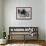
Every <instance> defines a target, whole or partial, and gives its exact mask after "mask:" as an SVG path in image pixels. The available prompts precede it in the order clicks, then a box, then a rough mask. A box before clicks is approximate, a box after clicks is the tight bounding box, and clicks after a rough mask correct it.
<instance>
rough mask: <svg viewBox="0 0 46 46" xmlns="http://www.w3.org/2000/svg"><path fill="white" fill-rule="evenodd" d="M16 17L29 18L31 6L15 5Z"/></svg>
mask: <svg viewBox="0 0 46 46" xmlns="http://www.w3.org/2000/svg"><path fill="white" fill-rule="evenodd" d="M16 19H17V20H31V19H32V7H16Z"/></svg>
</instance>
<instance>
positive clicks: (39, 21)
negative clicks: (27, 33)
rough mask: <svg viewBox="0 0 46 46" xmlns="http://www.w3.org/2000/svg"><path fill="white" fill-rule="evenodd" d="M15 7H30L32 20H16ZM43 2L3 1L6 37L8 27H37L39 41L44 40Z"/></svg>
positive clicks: (25, 0) (32, 0)
mask: <svg viewBox="0 0 46 46" xmlns="http://www.w3.org/2000/svg"><path fill="white" fill-rule="evenodd" d="M16 7H32V20H16ZM44 8H45V7H44V0H4V26H5V31H6V32H7V35H8V34H9V27H10V26H12V27H18V26H19V27H20V26H26V27H27V26H29V27H32V26H36V27H39V39H45V19H44V18H45V12H44V11H45V10H44Z"/></svg>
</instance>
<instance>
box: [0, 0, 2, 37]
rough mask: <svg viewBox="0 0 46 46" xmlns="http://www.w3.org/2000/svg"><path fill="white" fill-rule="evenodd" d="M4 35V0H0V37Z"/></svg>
mask: <svg viewBox="0 0 46 46" xmlns="http://www.w3.org/2000/svg"><path fill="white" fill-rule="evenodd" d="M1 37H2V0H0V38H1Z"/></svg>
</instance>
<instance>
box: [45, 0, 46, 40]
mask: <svg viewBox="0 0 46 46" xmlns="http://www.w3.org/2000/svg"><path fill="white" fill-rule="evenodd" d="M45 40H46V0H45Z"/></svg>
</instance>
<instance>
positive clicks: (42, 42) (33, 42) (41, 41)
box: [0, 40, 46, 46]
mask: <svg viewBox="0 0 46 46" xmlns="http://www.w3.org/2000/svg"><path fill="white" fill-rule="evenodd" d="M8 44H39V45H42V46H46V42H45V41H44V40H8V42H7V44H5V45H0V46H6V45H8Z"/></svg>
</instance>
